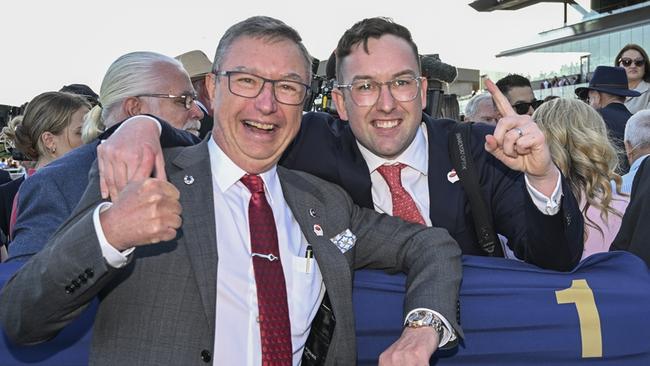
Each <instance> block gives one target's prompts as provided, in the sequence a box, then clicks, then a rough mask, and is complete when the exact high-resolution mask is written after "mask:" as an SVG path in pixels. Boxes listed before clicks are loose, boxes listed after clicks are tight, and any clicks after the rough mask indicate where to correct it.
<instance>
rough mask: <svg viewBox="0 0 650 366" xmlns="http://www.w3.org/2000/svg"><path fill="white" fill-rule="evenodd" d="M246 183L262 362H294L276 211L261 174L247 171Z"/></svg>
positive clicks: (278, 364)
mask: <svg viewBox="0 0 650 366" xmlns="http://www.w3.org/2000/svg"><path fill="white" fill-rule="evenodd" d="M241 181H242V183H244V185H245V186H246V188H248V190H249V191H250V192H251V200H250V202H249V203H248V221H249V227H250V234H251V251H252V253H253V271H254V272H255V284H256V286H257V304H258V310H259V324H260V336H261V341H262V365H263V366H281V365H282V366H284V365H291V364H292V354H293V350H292V348H291V323H290V321H289V307H288V305H287V288H286V284H285V282H284V273H283V272H282V262H281V261H280V249H279V248H278V234H277V231H276V228H275V220H274V219H273V211H272V210H271V206H269V203H268V202H267V201H266V196H265V195H264V182H263V181H262V178H260V177H259V176H258V175H248V174H247V175H245V176H244V177H242V178H241Z"/></svg>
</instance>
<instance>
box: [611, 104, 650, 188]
mask: <svg viewBox="0 0 650 366" xmlns="http://www.w3.org/2000/svg"><path fill="white" fill-rule="evenodd" d="M623 143H624V144H625V154H626V155H627V160H628V162H629V163H630V171H629V172H628V173H627V174H625V175H623V184H622V185H621V192H623V193H627V194H630V192H632V182H633V181H634V176H635V175H636V172H637V170H639V166H641V163H642V162H643V160H644V159H645V158H646V157H648V155H650V110H648V109H643V110H640V111H639V112H637V113H635V114H634V115H633V116H632V117H630V119H629V120H628V121H627V124H626V125H625V137H624V141H623ZM613 185H614V184H613ZM614 188H615V187H614Z"/></svg>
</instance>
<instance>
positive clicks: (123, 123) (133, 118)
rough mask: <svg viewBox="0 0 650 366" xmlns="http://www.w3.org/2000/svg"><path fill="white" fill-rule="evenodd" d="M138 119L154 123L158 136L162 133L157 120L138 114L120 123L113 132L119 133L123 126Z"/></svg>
mask: <svg viewBox="0 0 650 366" xmlns="http://www.w3.org/2000/svg"><path fill="white" fill-rule="evenodd" d="M138 118H148V119H150V120H152V121H154V122H155V123H156V126H158V135H160V134H161V133H162V126H161V125H160V122H158V120H157V119H155V118H153V117H151V116H147V115H144V114H139V115H137V116H133V117H129V118H127V119H126V121H124V122H122V124H121V125H120V126H119V127H118V128H117V130H115V132H117V131H119V130H120V128H122V127H123V126H124V125H125V124H127V123H129V122H130V121H133V120H135V119H138Z"/></svg>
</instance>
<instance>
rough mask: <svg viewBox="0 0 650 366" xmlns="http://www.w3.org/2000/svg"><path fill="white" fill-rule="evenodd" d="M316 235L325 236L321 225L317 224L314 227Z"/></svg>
mask: <svg viewBox="0 0 650 366" xmlns="http://www.w3.org/2000/svg"><path fill="white" fill-rule="evenodd" d="M314 234H316V236H323V228H322V227H320V225H318V224H315V225H314Z"/></svg>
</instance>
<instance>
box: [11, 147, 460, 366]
mask: <svg viewBox="0 0 650 366" xmlns="http://www.w3.org/2000/svg"><path fill="white" fill-rule="evenodd" d="M206 141H207V140H206ZM206 141H204V142H202V143H201V144H199V145H196V146H192V147H187V148H175V149H170V150H166V151H165V155H166V157H165V161H166V162H168V163H167V167H166V169H167V175H168V177H169V180H170V181H171V182H172V183H173V184H174V185H175V186H176V187H177V188H178V189H179V190H180V192H181V195H180V201H181V205H182V207H183V214H182V217H183V225H182V227H181V229H180V230H179V232H178V235H177V237H176V239H175V240H172V241H168V242H163V243H159V244H156V245H149V246H143V247H138V248H137V249H136V250H135V251H134V252H133V254H132V255H131V256H130V261H129V263H128V264H127V265H126V266H125V267H123V268H120V269H115V268H112V267H110V266H108V265H107V264H106V262H105V260H104V259H103V257H102V255H101V250H100V247H99V243H98V241H97V238H96V235H95V233H94V229H93V224H92V211H93V209H94V208H95V207H96V205H97V203H98V202H99V201H100V195H99V187H98V177H97V172H96V167H95V168H93V172H92V173H91V179H90V183H89V186H88V189H87V190H86V192H85V194H84V197H83V198H82V200H81V203H80V204H79V206H78V207H77V209H76V212H75V214H73V215H72V217H71V218H70V219H69V220H68V221H67V222H66V223H65V224H64V225H63V226H62V227H61V229H60V230H59V231H58V232H57V233H56V234H55V235H54V237H53V238H52V239H51V240H50V241H49V242H48V244H47V246H46V248H45V249H44V250H42V251H40V252H39V253H38V254H37V255H35V256H34V257H33V258H32V259H31V260H30V261H29V262H28V263H27V264H26V265H25V266H24V267H23V268H22V269H21V270H20V271H19V272H18V273H17V274H16V275H15V277H14V278H13V279H12V280H10V281H9V283H8V284H7V285H6V286H5V288H4V289H3V291H2V293H1V294H0V320H1V321H2V323H3V325H4V327H5V330H6V332H7V334H8V335H9V336H10V338H12V339H14V340H15V341H17V342H20V343H35V342H40V341H45V340H47V339H49V338H51V337H53V336H54V335H56V333H57V332H58V331H59V330H60V329H61V328H63V327H64V326H65V325H66V324H68V323H69V322H70V321H71V320H72V319H73V318H75V317H76V316H77V315H79V313H80V312H81V311H82V310H83V309H84V308H85V307H86V306H87V305H88V303H89V302H90V301H91V300H92V299H93V298H94V297H95V296H99V298H100V301H101V302H100V305H99V309H98V313H97V317H96V321H95V326H94V330H93V332H94V333H93V343H92V350H91V364H93V365H120V364H125V365H193V364H197V365H203V364H206V363H211V361H210V360H208V359H209V358H211V357H205V356H207V355H210V356H211V353H212V349H213V343H214V333H215V323H214V322H215V311H216V306H215V301H216V276H217V266H218V258H217V245H226V244H222V243H216V237H215V226H214V223H215V218H214V208H213V203H212V202H213V197H212V184H211V170H210V163H209V158H208V149H207V143H206ZM188 175H189V176H192V177H194V182H193V184H185V183H184V177H185V176H188ZM278 175H279V178H280V182H281V185H282V189H283V192H284V195H285V198H286V201H287V203H288V205H289V207H290V209H291V210H292V212H293V215H294V216H295V218H296V220H297V221H298V223H299V225H300V227H301V228H302V231H303V233H304V235H305V237H306V238H307V240H308V242H310V243H311V244H312V246H313V249H314V255H315V258H316V260H317V262H318V265H319V267H320V269H321V272H322V275H323V281H324V283H325V286H326V288H327V290H328V293H329V297H330V300H331V303H332V307H333V311H334V315H335V317H336V319H337V323H336V327H335V330H334V334H333V337H332V342H331V345H330V348H329V351H328V354H327V364H328V365H336V364H338V365H352V364H354V363H355V362H356V343H355V338H354V315H353V311H352V277H353V270H354V269H356V268H361V267H369V268H382V269H388V270H391V271H404V272H407V273H408V281H407V286H408V289H407V292H406V300H405V304H404V305H405V306H404V310H405V313H406V312H408V311H410V310H411V309H414V308H416V307H426V308H430V309H434V310H436V311H438V312H440V313H442V314H443V315H444V316H445V317H446V318H447V319H448V320H449V321H450V322H451V323H452V325H453V326H454V328H455V329H456V330H457V331H458V332H459V333H460V334H461V335H462V331H461V330H460V327H459V326H458V325H457V324H456V323H455V320H456V315H457V314H456V301H457V299H458V291H459V285H460V277H461V262H460V249H459V247H458V246H457V244H456V243H455V242H454V241H453V239H452V238H451V237H450V236H449V234H448V233H447V231H446V230H444V229H435V228H425V227H423V226H419V225H415V224H409V223H405V222H403V221H401V220H400V219H397V218H394V217H390V216H387V215H380V214H378V213H376V212H374V211H372V210H368V209H363V208H359V207H358V206H356V205H354V204H353V203H352V201H351V199H350V198H349V197H348V195H347V194H346V193H345V192H344V191H343V190H342V189H341V188H340V187H338V186H336V185H333V184H331V183H327V182H325V181H322V180H320V179H318V178H315V177H313V176H311V175H308V174H306V173H299V172H295V171H290V170H287V169H284V168H281V167H278ZM310 209H314V210H315V211H316V213H317V214H316V217H312V216H311V215H310V214H309V210H310ZM314 224H320V225H321V227H322V229H323V233H324V235H323V236H316V235H315V233H314V230H313V225H314ZM346 229H349V230H350V231H351V232H352V233H354V234H355V235H356V236H357V240H356V245H354V246H353V247H352V248H351V249H350V250H348V251H347V252H345V253H342V251H341V250H340V249H339V248H338V247H337V246H336V245H335V244H334V243H333V242H332V241H331V240H330V238H332V237H335V236H336V235H337V234H339V233H341V232H343V231H345V230H346ZM73 281H74V282H73ZM216 359H217V360H218V355H217V356H216ZM217 363H218V362H217Z"/></svg>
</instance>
